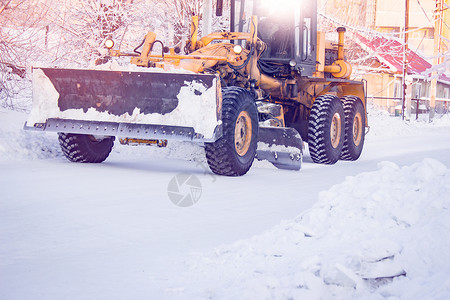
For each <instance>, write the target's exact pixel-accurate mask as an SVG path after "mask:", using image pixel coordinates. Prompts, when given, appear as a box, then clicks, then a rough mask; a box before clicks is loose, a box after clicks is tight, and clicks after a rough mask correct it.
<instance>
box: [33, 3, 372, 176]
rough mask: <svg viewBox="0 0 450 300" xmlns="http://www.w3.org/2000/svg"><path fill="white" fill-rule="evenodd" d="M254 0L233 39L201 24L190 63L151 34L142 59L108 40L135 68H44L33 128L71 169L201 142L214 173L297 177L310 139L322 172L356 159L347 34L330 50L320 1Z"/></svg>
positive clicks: (362, 112) (235, 23)
mask: <svg viewBox="0 0 450 300" xmlns="http://www.w3.org/2000/svg"><path fill="white" fill-rule="evenodd" d="M244 1H245V0H241V1H237V0H231V9H230V10H231V12H230V31H229V32H215V33H210V34H205V35H204V36H203V37H199V35H198V32H199V31H198V28H199V21H198V16H193V17H192V24H191V30H190V35H189V36H190V38H189V40H188V41H187V42H186V46H185V47H184V51H185V53H184V54H181V53H180V49H177V48H168V47H165V46H164V44H163V42H162V41H159V40H157V37H156V34H155V33H153V32H149V33H147V35H146V36H145V39H144V41H143V42H142V44H141V45H140V46H138V47H137V48H136V49H135V52H132V53H125V52H122V51H120V50H116V49H114V43H113V41H111V40H108V41H106V43H105V45H106V46H107V47H108V48H109V55H110V56H111V57H121V56H129V57H130V60H131V64H130V66H129V67H122V68H117V69H114V70H101V69H89V70H87V69H82V70H81V69H55V68H34V69H33V108H32V111H31V114H30V116H29V119H28V121H27V123H26V124H25V129H32V130H41V131H55V132H58V134H59V141H60V145H61V148H62V150H63V153H64V154H65V156H66V157H67V158H68V159H69V160H70V161H73V162H90V163H99V162H102V161H104V160H105V159H106V158H107V157H108V155H109V153H110V152H111V149H112V147H113V143H114V140H115V137H119V138H120V142H121V143H125V144H157V145H159V146H165V145H166V144H167V140H169V141H170V140H173V139H175V140H184V141H192V142H196V143H201V144H203V145H204V147H205V152H206V159H207V162H208V165H209V167H210V169H211V171H212V172H214V173H216V174H220V175H227V176H240V175H244V174H245V173H247V171H248V170H249V168H250V167H251V165H252V163H253V161H254V159H255V158H256V159H258V160H268V161H270V162H271V163H272V164H274V165H275V166H276V167H278V168H282V169H291V170H298V169H300V168H301V163H302V155H303V149H304V146H303V144H304V143H303V141H305V142H307V143H308V148H309V153H310V156H311V158H312V160H313V161H314V162H316V163H324V164H334V163H335V162H336V161H338V160H339V159H343V160H356V159H358V158H359V156H360V154H361V151H362V149H363V145H364V137H365V127H366V126H367V113H366V97H365V91H364V83H363V82H361V81H353V80H350V75H351V71H352V68H351V65H350V64H349V63H348V62H346V61H345V60H344V32H345V28H342V27H340V28H338V29H337V31H338V37H339V40H338V44H337V45H332V47H327V46H326V45H327V43H326V42H325V37H324V34H323V33H321V32H318V31H317V3H316V0H304V1H295V0H283V1H271V0H259V1H258V0H254V1H252V2H250V3H245V2H244ZM206 2H207V1H205V3H206ZM237 2H239V3H237ZM222 4H223V3H222V1H221V0H217V3H216V7H217V9H216V14H217V15H221V14H222V11H223V9H222V6H223V5H222ZM237 4H240V5H237ZM205 5H207V4H205ZM237 6H239V7H240V8H241V9H240V12H239V14H238V13H237V9H236V7H237ZM248 10H251V12H250V13H249V11H248ZM246 16H251V17H250V18H246ZM244 28H247V29H246V30H244ZM236 29H237V30H236ZM156 45H158V46H156Z"/></svg>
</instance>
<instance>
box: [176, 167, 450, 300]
mask: <svg viewBox="0 0 450 300" xmlns="http://www.w3.org/2000/svg"><path fill="white" fill-rule="evenodd" d="M449 195H450V172H449V170H448V169H447V167H446V166H445V165H443V164H441V163H440V162H438V161H436V160H433V159H424V160H423V161H422V162H420V163H416V164H414V165H412V166H407V167H402V168H400V167H399V166H397V165H396V164H394V163H391V162H383V163H380V164H379V169H378V170H377V171H375V172H370V173H362V174H360V175H357V176H355V177H347V178H346V180H345V181H344V182H343V183H342V184H339V185H336V186H333V187H332V188H331V189H330V190H328V191H325V192H322V193H321V194H320V196H319V201H318V202H317V203H316V204H315V205H314V206H313V207H312V208H311V209H310V210H309V211H307V212H306V213H304V214H303V215H301V216H299V217H298V218H296V219H295V220H292V221H286V222H283V223H282V224H280V225H279V226H277V227H275V228H273V229H272V230H270V231H268V232H265V233H264V234H261V235H259V236H255V237H253V238H251V239H249V240H243V241H238V242H236V243H234V244H233V245H231V246H222V247H220V248H218V249H217V250H216V252H215V253H214V254H212V255H209V256H207V257H204V256H203V255H201V256H200V255H199V256H198V258H195V259H193V260H191V261H189V262H188V269H189V274H188V275H187V276H186V280H185V282H183V283H181V285H183V286H184V287H181V288H180V287H179V286H178V287H174V288H173V289H169V290H168V291H167V292H168V293H169V294H171V295H172V296H174V294H175V295H177V296H180V297H184V296H188V297H187V298H189V297H192V296H197V297H198V296H199V297H209V298H212V299H215V298H219V299H223V298H225V299H238V298H239V299H335V298H338V299H354V298H363V299H384V298H389V299H448V297H449V296H450V257H449V256H448V249H450V210H449V209H450V196H449ZM298 200H299V201H301V195H299V199H298ZM249 221H250V220H249ZM191 293H192V294H193V295H191Z"/></svg>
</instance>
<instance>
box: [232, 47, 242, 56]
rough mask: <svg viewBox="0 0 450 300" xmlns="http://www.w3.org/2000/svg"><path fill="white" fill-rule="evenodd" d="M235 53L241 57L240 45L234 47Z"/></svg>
mask: <svg viewBox="0 0 450 300" xmlns="http://www.w3.org/2000/svg"><path fill="white" fill-rule="evenodd" d="M233 51H234V53H235V54H237V55H239V54H241V53H242V47H241V46H240V45H236V46H234V47H233Z"/></svg>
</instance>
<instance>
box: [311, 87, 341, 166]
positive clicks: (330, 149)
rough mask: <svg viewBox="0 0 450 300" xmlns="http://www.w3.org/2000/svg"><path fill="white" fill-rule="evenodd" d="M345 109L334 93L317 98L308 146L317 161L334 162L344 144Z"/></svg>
mask: <svg viewBox="0 0 450 300" xmlns="http://www.w3.org/2000/svg"><path fill="white" fill-rule="evenodd" d="M344 121H345V117H344V109H343V107H342V103H341V100H340V99H339V98H338V97H337V96H334V95H329V94H328V95H321V96H319V97H317V98H316V100H315V101H314V104H313V106H312V108H311V112H310V115H309V119H308V147H309V154H310V156H311V159H312V160H313V161H314V162H315V163H321V164H334V163H336V162H337V161H338V159H339V156H340V155H341V151H342V147H343V145H344V131H345V130H344V128H345V123H344Z"/></svg>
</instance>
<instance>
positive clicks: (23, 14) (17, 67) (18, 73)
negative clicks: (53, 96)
mask: <svg viewBox="0 0 450 300" xmlns="http://www.w3.org/2000/svg"><path fill="white" fill-rule="evenodd" d="M42 2H43V1H42V0H41V1H39V0H20V1H18V0H1V1H0V103H1V105H2V106H9V107H13V108H16V109H24V108H25V107H24V106H26V105H23V104H18V103H15V102H14V99H15V98H17V95H18V94H20V93H21V92H24V91H23V87H22V86H21V84H23V82H20V79H24V78H25V77H26V66H27V65H29V64H30V62H31V61H33V59H36V57H37V56H38V53H39V51H38V49H37V47H36V45H37V44H38V42H37V41H38V40H39V39H41V37H42V29H43V20H44V17H45V15H46V13H47V10H46V9H45V6H43V5H42Z"/></svg>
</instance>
